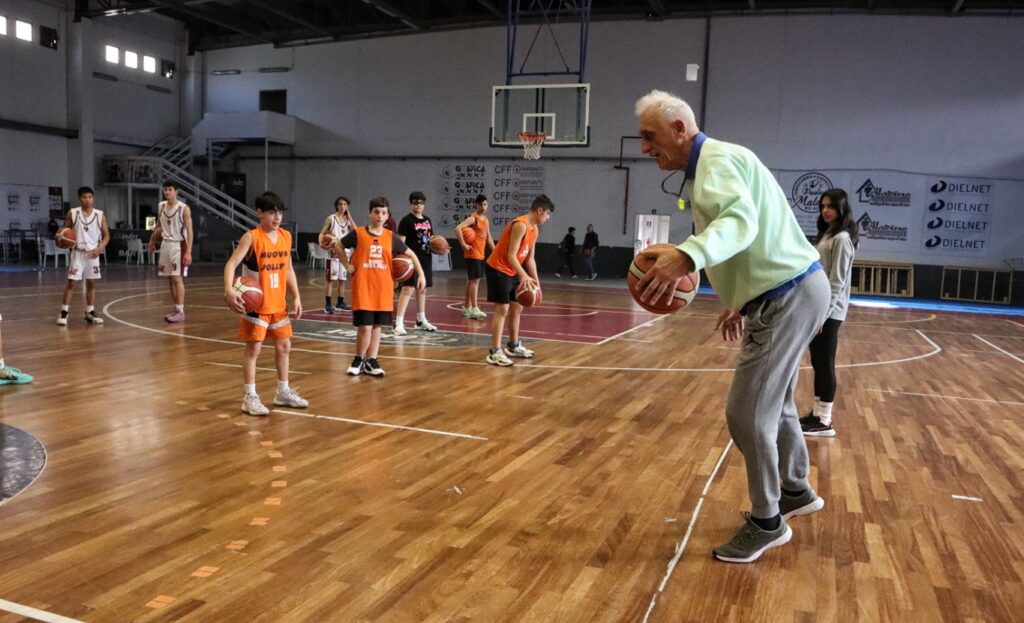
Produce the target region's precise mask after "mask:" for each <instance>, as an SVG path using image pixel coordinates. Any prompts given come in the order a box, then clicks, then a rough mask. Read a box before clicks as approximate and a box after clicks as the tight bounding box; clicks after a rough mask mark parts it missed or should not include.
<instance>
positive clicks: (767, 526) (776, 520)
mask: <svg viewBox="0 0 1024 623" xmlns="http://www.w3.org/2000/svg"><path fill="white" fill-rule="evenodd" d="M750 521H752V522H754V525H755V526H757V527H758V528H760V529H762V530H764V531H765V532H772V531H773V530H778V529H779V526H780V525H781V524H782V515H780V514H778V513H776V515H775V516H774V517H769V518H768V519H762V518H760V517H754V516H753V515H751V516H750Z"/></svg>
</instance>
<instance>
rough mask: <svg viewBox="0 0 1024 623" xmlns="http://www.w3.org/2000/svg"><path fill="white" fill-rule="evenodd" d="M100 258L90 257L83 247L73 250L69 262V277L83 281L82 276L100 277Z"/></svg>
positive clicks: (89, 277) (87, 277)
mask: <svg viewBox="0 0 1024 623" xmlns="http://www.w3.org/2000/svg"><path fill="white" fill-rule="evenodd" d="M100 276H101V275H100V258H99V256H98V255H97V256H96V257H89V252H88V251H83V250H81V249H72V250H71V261H70V262H69V263H68V279H70V280H72V281H81V280H82V278H83V277H84V278H86V279H99V278H100Z"/></svg>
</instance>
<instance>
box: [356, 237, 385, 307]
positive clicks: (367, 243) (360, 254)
mask: <svg viewBox="0 0 1024 623" xmlns="http://www.w3.org/2000/svg"><path fill="white" fill-rule="evenodd" d="M392 236H394V233H393V232H392V231H391V230H390V229H384V230H381V232H380V235H379V236H378V235H374V234H371V233H370V231H369V230H368V229H367V228H366V227H357V228H356V248H355V251H353V252H352V265H353V266H355V268H356V272H355V274H354V275H352V308H353V309H357V310H365V311H391V310H392V309H394V294H395V285H394V280H393V279H392V278H391V249H392V245H393V244H394V240H393V238H392Z"/></svg>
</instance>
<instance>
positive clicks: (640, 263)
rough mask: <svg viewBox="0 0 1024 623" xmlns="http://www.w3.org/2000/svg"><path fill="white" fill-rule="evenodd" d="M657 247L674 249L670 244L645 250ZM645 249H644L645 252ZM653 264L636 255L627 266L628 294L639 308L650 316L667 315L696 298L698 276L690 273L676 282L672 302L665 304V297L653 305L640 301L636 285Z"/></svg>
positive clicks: (650, 260) (642, 256)
mask: <svg viewBox="0 0 1024 623" xmlns="http://www.w3.org/2000/svg"><path fill="white" fill-rule="evenodd" d="M658 247H668V248H672V249H674V248H675V247H674V246H672V245H670V244H665V243H661V244H655V245H651V246H649V247H647V249H655V248H658ZM647 249H644V250H645V251H646V250H647ZM653 264H654V259H653V258H650V257H648V256H646V255H642V254H641V255H637V256H636V257H635V258H633V263H631V264H630V265H629V273H628V274H627V275H626V283H628V284H629V293H630V294H632V295H633V300H634V301H636V302H637V304H638V305H640V307H643V308H644V309H646V310H647V311H649V312H651V313H652V314H668V313H671V312H674V311H679V310H680V309H682V308H684V307H686V306H687V305H689V304H690V303H692V302H693V299H694V298H695V297H696V296H697V288H698V286H700V274H698V273H690V274H688V275H684V276H682V277H680V278H679V281H677V282H676V289H675V292H673V293H672V302H671V303H665V297H664V296H662V297H661V298H659V299H658V300H657V301H655V302H654V303H645V302H643V301H641V300H640V295H641V294H642V293H643V292H642V291H641V290H638V289H637V283H639V281H640V278H641V277H643V276H644V274H646V273H647V270H648V269H650V267H651V266H652V265H653Z"/></svg>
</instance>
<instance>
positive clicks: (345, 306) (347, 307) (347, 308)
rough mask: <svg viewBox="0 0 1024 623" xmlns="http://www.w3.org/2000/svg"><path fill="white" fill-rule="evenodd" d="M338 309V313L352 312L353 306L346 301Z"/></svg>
mask: <svg viewBox="0 0 1024 623" xmlns="http://www.w3.org/2000/svg"><path fill="white" fill-rule="evenodd" d="M337 309H338V311H352V306H351V305H349V304H348V303H346V302H345V301H342V302H340V303H338V305H337Z"/></svg>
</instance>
